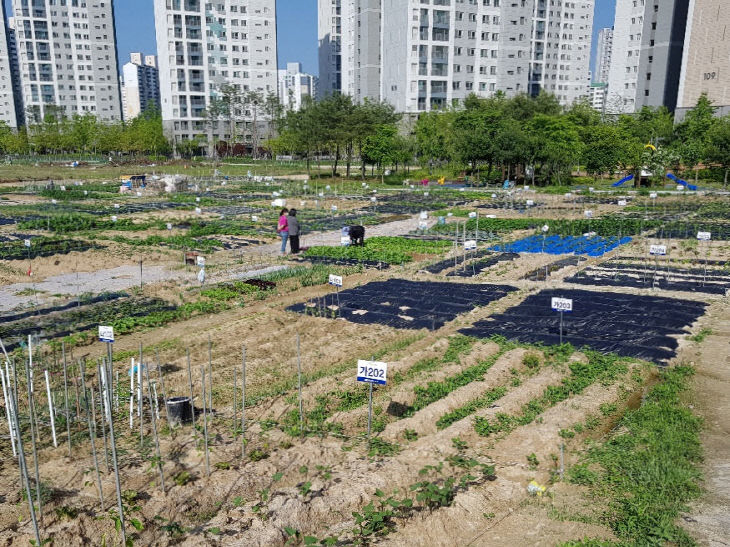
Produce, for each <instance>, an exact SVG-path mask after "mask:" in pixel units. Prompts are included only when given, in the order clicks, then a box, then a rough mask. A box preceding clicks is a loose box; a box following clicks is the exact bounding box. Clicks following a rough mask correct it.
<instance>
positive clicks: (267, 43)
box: [154, 0, 277, 143]
mask: <svg viewBox="0 0 730 547" xmlns="http://www.w3.org/2000/svg"><path fill="white" fill-rule="evenodd" d="M154 1H155V6H154V7H155V27H156V32H157V53H158V56H159V70H160V95H161V105H160V106H161V109H162V121H163V126H164V129H165V133H166V134H167V136H168V137H169V138H172V139H173V140H174V141H175V142H181V141H187V140H192V139H195V138H199V139H208V142H209V143H212V142H213V141H214V140H215V139H217V138H221V139H226V140H227V139H230V138H231V134H230V133H231V126H230V124H223V123H220V124H219V123H217V122H214V123H211V124H207V123H206V109H207V108H208V106H209V105H210V102H211V99H215V98H220V97H221V96H222V94H221V90H222V89H223V88H224V86H233V87H234V88H235V89H236V90H237V92H238V93H240V94H242V95H243V94H246V93H247V92H257V93H260V94H261V95H262V96H267V95H269V94H274V95H276V93H277V58H276V56H277V49H276V2H275V0H213V1H210V2H206V1H203V0H154ZM234 115H235V117H236V120H237V121H236V135H242V136H243V138H244V139H245V140H246V141H251V139H252V125H251V124H252V121H251V118H252V112H251V111H250V110H248V109H246V108H243V107H242V108H240V109H236V112H235V113H234Z"/></svg>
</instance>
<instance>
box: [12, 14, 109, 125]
mask: <svg viewBox="0 0 730 547" xmlns="http://www.w3.org/2000/svg"><path fill="white" fill-rule="evenodd" d="M12 5H13V17H14V23H15V31H16V40H17V48H18V65H19V69H20V81H21V89H22V96H23V102H24V105H25V109H26V113H27V114H28V116H29V117H30V119H29V120H28V121H33V120H36V121H37V120H40V119H42V118H43V117H44V116H45V115H46V113H48V112H49V111H53V112H56V113H59V114H61V115H64V116H68V117H70V116H73V115H75V114H81V115H83V114H93V115H95V116H97V117H98V118H99V119H101V120H104V121H116V120H121V117H122V107H121V93H120V89H119V70H118V68H117V46H116V29H115V25H114V7H113V0H104V1H100V0H86V1H80V0H13V2H12Z"/></svg>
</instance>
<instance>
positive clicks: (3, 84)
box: [0, 2, 20, 129]
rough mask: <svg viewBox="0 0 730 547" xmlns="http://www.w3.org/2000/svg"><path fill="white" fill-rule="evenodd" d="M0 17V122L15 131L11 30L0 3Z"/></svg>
mask: <svg viewBox="0 0 730 547" xmlns="http://www.w3.org/2000/svg"><path fill="white" fill-rule="evenodd" d="M0 16H1V17H2V18H1V19H0V122H5V123H6V124H7V125H8V126H9V127H11V128H13V129H17V127H18V126H19V125H20V123H19V122H18V116H17V111H16V108H15V89H14V85H13V84H14V80H13V68H12V64H13V61H12V58H13V55H14V52H13V51H12V49H11V41H12V37H11V35H12V30H11V29H10V28H9V27H8V25H7V24H6V21H7V17H6V16H5V4H4V3H2V2H0Z"/></svg>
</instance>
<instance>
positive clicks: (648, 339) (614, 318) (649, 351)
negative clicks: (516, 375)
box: [461, 289, 707, 363]
mask: <svg viewBox="0 0 730 547" xmlns="http://www.w3.org/2000/svg"><path fill="white" fill-rule="evenodd" d="M553 298H564V299H570V300H572V301H573V304H572V307H573V309H572V312H570V313H565V314H563V315H564V317H563V318H562V319H563V327H562V339H563V341H564V342H569V343H570V344H572V345H573V346H575V347H579V348H580V347H584V346H586V347H589V348H591V349H594V350H596V351H600V352H605V353H609V352H612V353H616V354H617V355H622V356H626V357H636V358H638V359H644V360H647V361H652V362H655V363H663V362H666V361H668V360H669V359H671V358H672V357H674V355H675V352H676V349H677V347H678V345H679V342H678V337H679V336H682V335H684V334H687V333H688V327H690V326H691V325H692V324H693V323H694V322H695V321H697V320H698V319H699V318H700V317H702V315H703V314H704V312H705V308H706V306H707V305H706V304H705V303H702V302H695V301H691V300H679V299H674V298H663V297H655V296H638V295H631V294H619V293H606V292H590V291H580V290H557V289H556V290H544V291H540V292H539V293H538V294H535V295H531V296H528V297H527V298H526V299H525V300H524V301H523V302H522V303H521V304H519V305H517V306H514V307H512V308H510V309H508V310H507V311H505V312H504V313H501V314H498V315H493V316H492V317H490V318H489V319H486V320H484V321H479V322H477V323H475V324H474V325H473V326H472V327H470V328H467V329H463V330H461V332H462V333H463V334H466V335H468V336H476V337H479V338H489V337H491V336H494V335H500V336H504V337H506V338H508V339H512V340H519V341H520V342H526V343H542V344H547V345H553V344H558V343H559V342H560V339H561V332H560V331H561V317H560V315H561V313H559V312H556V311H553V309H552V307H551V302H552V299H553Z"/></svg>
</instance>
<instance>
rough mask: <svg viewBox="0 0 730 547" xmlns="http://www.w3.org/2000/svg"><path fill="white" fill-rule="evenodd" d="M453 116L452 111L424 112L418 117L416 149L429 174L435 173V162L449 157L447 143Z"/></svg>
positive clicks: (415, 131)
mask: <svg viewBox="0 0 730 547" xmlns="http://www.w3.org/2000/svg"><path fill="white" fill-rule="evenodd" d="M452 118H453V115H452V113H450V112H447V113H444V112H424V113H423V114H421V115H420V116H419V117H418V121H417V122H416V127H415V130H414V133H415V138H416V150H417V154H418V156H419V158H420V160H421V164H422V165H423V166H424V167H425V166H428V172H429V174H432V173H433V164H434V162H436V161H441V160H445V159H447V158H448V157H449V150H448V147H447V143H448V134H449V130H450V127H449V126H450V124H451V120H452Z"/></svg>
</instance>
